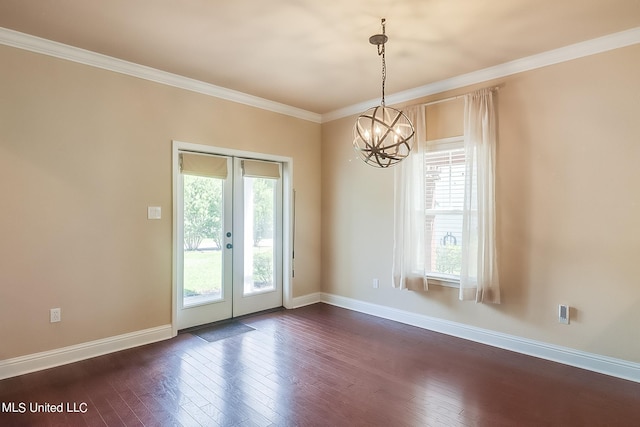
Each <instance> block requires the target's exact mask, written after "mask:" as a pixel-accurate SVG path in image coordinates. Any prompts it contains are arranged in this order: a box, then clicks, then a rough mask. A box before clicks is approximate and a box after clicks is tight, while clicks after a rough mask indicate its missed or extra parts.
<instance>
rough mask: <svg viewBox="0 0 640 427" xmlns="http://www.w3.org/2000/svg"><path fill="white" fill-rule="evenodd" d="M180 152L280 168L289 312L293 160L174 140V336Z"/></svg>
mask: <svg viewBox="0 0 640 427" xmlns="http://www.w3.org/2000/svg"><path fill="white" fill-rule="evenodd" d="M180 151H193V152H195V153H205V154H214V155H215V154H217V155H220V156H229V157H243V158H248V159H256V160H267V161H273V162H279V163H281V164H282V194H283V200H282V202H283V206H282V224H283V227H282V228H283V229H282V244H283V247H282V254H283V255H282V305H283V306H284V307H285V308H292V296H291V294H292V292H291V291H292V289H291V282H292V270H293V226H294V218H293V212H294V210H293V209H294V207H293V192H294V190H293V158H291V157H285V156H277V155H272V154H264V153H257V152H251V151H244V150H234V149H231V148H224V147H214V146H210V145H202V144H193V143H189V142H181V141H176V140H173V144H172V163H171V174H172V180H173V196H172V205H173V206H172V216H173V218H172V222H173V234H172V239H171V244H172V253H173V256H172V267H173V268H172V286H171V328H172V333H173V336H176V335H177V334H178V304H179V301H178V298H177V294H178V251H177V245H176V241H177V236H178V200H177V195H178V174H179V168H178V165H179V161H180V160H179V159H180V154H179V152H180Z"/></svg>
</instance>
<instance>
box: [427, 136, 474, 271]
mask: <svg viewBox="0 0 640 427" xmlns="http://www.w3.org/2000/svg"><path fill="white" fill-rule="evenodd" d="M464 174H465V154H464V141H463V139H462V137H456V138H447V139H444V140H437V141H428V142H427V149H426V151H425V154H424V175H425V176H424V180H425V181H424V191H425V221H426V224H425V246H426V248H425V263H426V265H425V273H426V275H427V277H429V278H435V279H440V280H443V281H445V282H447V281H449V282H451V281H453V282H457V281H459V279H460V270H461V261H462V250H461V249H462V246H461V244H462V209H463V206H464V185H465V177H464Z"/></svg>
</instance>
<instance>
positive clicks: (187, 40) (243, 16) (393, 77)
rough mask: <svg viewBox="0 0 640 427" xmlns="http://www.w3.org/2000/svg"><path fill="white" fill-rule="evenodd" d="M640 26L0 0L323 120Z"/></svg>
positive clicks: (439, 14)
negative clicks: (382, 40)
mask: <svg viewBox="0 0 640 427" xmlns="http://www.w3.org/2000/svg"><path fill="white" fill-rule="evenodd" d="M382 17H384V18H386V20H387V27H386V32H387V35H388V36H389V42H388V43H387V45H386V48H387V55H386V57H387V72H388V77H387V85H386V93H387V94H392V93H394V92H400V91H405V90H409V89H412V88H416V87H420V86H424V85H428V84H431V83H434V82H437V81H441V80H445V79H448V78H452V77H455V76H459V75H462V74H466V73H469V72H473V71H476V70H480V69H484V68H487V67H490V66H494V65H498V64H502V63H505V62H508V61H512V60H515V59H519V58H523V57H527V56H531V55H534V54H538V53H541V52H545V51H549V50H552V49H556V48H560V47H563V46H567V45H571V44H574V43H578V42H581V41H585V40H590V39H594V38H597V37H601V36H604V35H608V34H612V33H616V32H620V31H623V30H627V29H631V28H636V27H640V0H606V1H605V0H404V1H401V0H342V1H337V0H324V1H322V0H269V1H267V0H235V1H224V2H223V1H218V0H104V1H97V0H92V1H90V0H56V1H25V0H0V27H4V28H8V29H11V30H15V31H19V32H23V33H27V34H31V35H35V36H38V37H42V38H45V39H49V40H53V41H57V42H60V43H64V44H67V45H71V46H75V47H79V48H83V49H87V50H90V51H93V52H98V53H101V54H105V55H108V56H112V57H115V58H119V59H123V60H126V61H130V62H134V63H137V64H141V65H146V66H149V67H153V68H156V69H159V70H163V71H167V72H170V73H174V74H178V75H182V76H185V77H190V78H193V79H196V80H200V81H203V82H206V83H211V84H214V85H217V86H221V87H224V88H228V89H233V90H237V91H240V92H243V93H247V94H250V95H254V96H257V97H261V98H265V99H268V100H271V101H276V102H279V103H283V104H286V105H290V106H293V107H297V108H300V109H303V110H307V111H310V112H313V113H318V114H326V113H329V112H332V111H335V110H338V109H340V108H344V107H347V106H351V105H354V104H358V103H361V102H363V101H368V100H372V99H376V98H379V97H380V89H381V88H380V84H381V62H380V58H379V57H378V55H377V53H376V47H375V46H373V45H370V44H369V42H368V39H369V36H371V35H372V34H375V33H379V32H380V31H381V27H380V18H382Z"/></svg>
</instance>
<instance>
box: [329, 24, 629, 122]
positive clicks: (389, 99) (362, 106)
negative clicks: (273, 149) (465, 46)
mask: <svg viewBox="0 0 640 427" xmlns="http://www.w3.org/2000/svg"><path fill="white" fill-rule="evenodd" d="M637 43H640V27H636V28H632V29H630V30H626V31H621V32H619V33H614V34H609V35H606V36H603V37H598V38H595V39H592V40H587V41H584V42H580V43H576V44H572V45H569V46H565V47H561V48H559V49H554V50H550V51H547V52H543V53H540V54H537V55H532V56H528V57H526V58H521V59H516V60H514V61H509V62H505V63H504V64H500V65H496V66H493V67H489V68H484V69H482V70H478V71H473V72H471V73H467V74H463V75H460V76H456V77H452V78H450V79H445V80H441V81H438V82H434V83H430V84H428V85H425V86H420V87H417V88H413V89H409V90H405V91H402V92H397V93H394V94H392V95H387V96H386V97H385V98H386V103H387V104H390V105H392V104H399V103H402V102H408V101H412V100H414V99H418V98H423V97H425V96H429V95H435V94H437V93H442V92H445V91H448V90H452V89H458V88H461V87H465V86H470V85H473V84H478V83H482V82H486V81H489V80H493V79H498V78H502V77H506V76H510V75H513V74H518V73H522V72H525V71H530V70H535V69H537V68H542V67H546V66H549V65H553V64H558V63H561V62H566V61H571V60H573V59H578V58H583V57H585V56H590V55H595V54H597V53H602V52H606V51H609V50H614V49H619V48H622V47H625V46H631V45H634V44H637ZM378 104H379V100H378V99H373V100H369V101H365V102H360V103H358V104H355V105H351V106H348V107H344V108H340V109H338V110H335V111H331V112H329V113H325V114H323V115H322V123H326V122H330V121H332V120H337V119H341V118H343V117H348V116H351V115H354V114H360V113H361V112H362V111H365V110H366V109H368V108H371V107H372V106H375V105H378Z"/></svg>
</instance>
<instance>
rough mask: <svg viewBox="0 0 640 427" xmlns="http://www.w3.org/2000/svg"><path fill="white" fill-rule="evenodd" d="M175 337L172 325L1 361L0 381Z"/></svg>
mask: <svg viewBox="0 0 640 427" xmlns="http://www.w3.org/2000/svg"><path fill="white" fill-rule="evenodd" d="M171 337H173V332H172V328H171V325H163V326H157V327H155V328H150V329H144V330H141V331H135V332H130V333H128V334H123V335H117V336H115V337H109V338H103V339H100V340H96V341H89V342H85V343H82V344H76V345H72V346H69V347H63V348H58V349H55V350H49V351H44V352H41V353H34V354H28V355H26V356H20V357H15V358H13V359H6V360H0V380H2V379H5V378H10V377H15V376H18V375H23V374H28V373H30V372H35V371H40V370H43V369H49V368H53V367H55V366H60V365H65V364H67V363H73V362H78V361H80V360H84V359H90V358H92V357H96V356H102V355H103V354H107V353H113V352H115V351H120V350H126V349H128V348H133V347H137V346H140V345H145V344H151V343H153V342H156V341H162V340H166V339H169V338H171Z"/></svg>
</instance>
